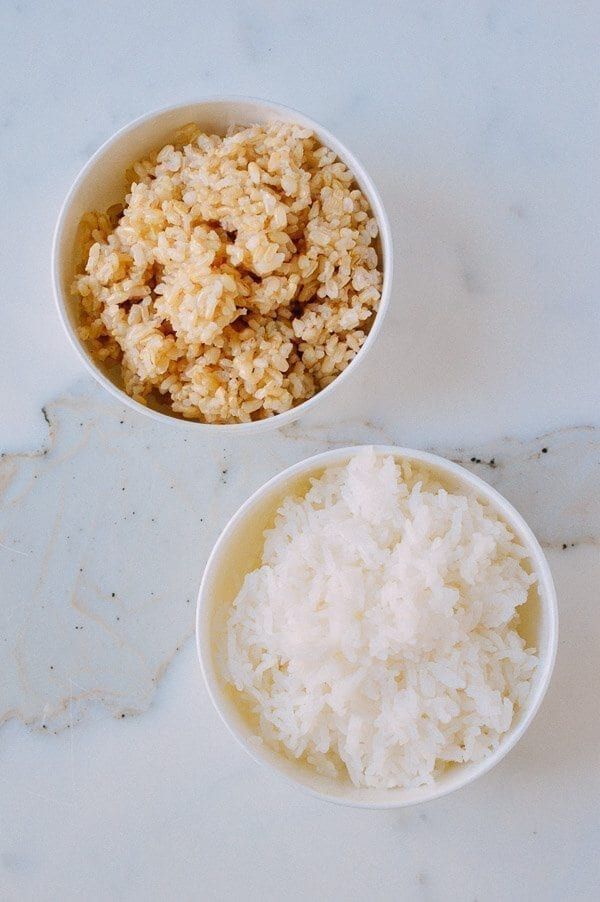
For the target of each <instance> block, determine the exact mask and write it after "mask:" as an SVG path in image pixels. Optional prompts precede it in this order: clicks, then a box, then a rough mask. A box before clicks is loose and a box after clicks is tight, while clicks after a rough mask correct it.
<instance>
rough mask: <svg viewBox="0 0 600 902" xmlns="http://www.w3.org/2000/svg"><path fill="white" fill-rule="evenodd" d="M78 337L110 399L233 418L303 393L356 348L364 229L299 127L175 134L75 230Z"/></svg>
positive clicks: (365, 325)
mask: <svg viewBox="0 0 600 902" xmlns="http://www.w3.org/2000/svg"><path fill="white" fill-rule="evenodd" d="M82 232H83V233H84V234H85V238H84V252H85V259H86V264H85V272H82V273H81V274H80V275H78V276H77V278H76V279H75V283H74V291H75V293H76V295H77V296H78V298H79V299H80V311H81V319H80V328H79V334H80V336H81V337H82V338H83V339H84V340H85V341H86V343H87V345H88V347H89V348H90V349H91V351H92V353H93V354H94V356H95V357H96V358H97V359H98V360H99V361H102V362H105V363H107V364H109V365H110V364H111V363H120V365H121V370H122V376H123V383H124V386H125V390H126V391H127V392H128V394H129V395H131V396H132V397H133V398H135V399H136V400H137V401H140V402H141V403H143V404H145V403H148V401H149V399H151V398H154V399H156V398H157V397H159V396H164V397H163V403H165V402H166V403H167V404H169V406H170V407H171V409H172V410H173V411H174V412H176V413H178V414H181V415H182V416H184V417H186V418H189V419H198V420H201V421H204V422H208V423H236V422H248V421H250V420H255V419H262V418H264V417H268V416H272V415H274V414H277V413H282V412H283V411H285V410H289V409H290V408H291V407H293V406H295V405H296V404H299V403H301V402H302V401H304V400H306V399H307V398H310V397H312V395H314V394H315V393H316V392H318V391H320V390H321V389H322V388H324V387H325V386H326V385H328V384H329V383H330V382H331V381H332V380H333V379H335V377H336V376H337V375H338V374H339V373H341V372H342V370H344V369H345V367H346V366H348V364H349V363H350V361H351V360H352V359H353V357H354V356H355V355H356V354H357V352H358V351H359V350H360V348H361V346H362V344H363V342H364V340H365V338H366V335H367V333H368V330H369V327H370V324H371V322H372V320H373V317H374V315H375V313H376V311H377V307H378V303H379V300H380V293H381V285H382V274H381V271H380V268H379V261H378V256H377V251H376V249H375V247H374V242H375V239H376V238H377V223H376V221H375V219H374V218H373V215H372V213H371V211H370V209H369V205H368V203H367V201H366V199H365V197H364V195H363V194H362V192H361V191H360V190H359V189H358V188H357V187H356V185H355V183H354V181H353V176H352V173H351V172H350V171H349V170H348V168H347V167H346V166H345V165H344V163H342V162H340V160H338V159H337V157H336V155H335V153H334V152H333V151H332V150H330V149H329V148H327V147H324V146H322V145H321V144H320V143H319V142H318V140H317V139H316V137H315V135H314V134H312V132H310V131H309V130H307V129H305V128H302V127H301V126H299V125H294V124H289V123H284V122H273V123H271V124H270V125H267V126H264V127H263V126H259V125H255V126H251V127H249V128H241V129H236V130H232V131H231V132H230V133H228V135H227V136H226V137H224V138H222V137H219V136H216V135H205V134H201V133H198V129H194V128H193V127H189V128H187V129H186V133H185V135H184V137H183V138H182V137H181V136H179V141H178V142H175V143H174V144H170V145H167V146H166V147H163V148H162V150H160V151H159V153H158V154H157V155H156V157H155V158H153V159H150V160H144V161H142V162H139V163H136V164H135V165H134V167H133V171H132V184H131V190H130V192H129V194H128V195H127V196H126V198H125V203H124V207H123V209H122V210H121V209H120V208H112V209H111V210H109V211H108V212H107V213H106V214H98V213H90V214H88V215H87V216H86V217H85V218H84V220H83V222H82Z"/></svg>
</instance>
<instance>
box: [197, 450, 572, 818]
mask: <svg viewBox="0 0 600 902" xmlns="http://www.w3.org/2000/svg"><path fill="white" fill-rule="evenodd" d="M380 450H381V452H382V453H393V454H394V456H395V457H396V459H400V458H404V459H406V458H407V457H409V458H411V459H413V460H421V461H424V462H426V465H427V466H428V468H429V469H430V470H433V471H434V472H437V475H438V476H439V478H440V481H441V482H442V483H443V484H444V485H445V486H446V487H448V488H449V489H452V488H454V489H458V488H460V489H462V490H463V491H465V490H466V491H471V492H473V490H474V491H475V493H476V494H477V496H478V497H479V498H480V499H481V500H483V501H487V502H488V503H489V502H490V501H491V502H492V506H493V507H494V509H495V510H497V511H498V513H499V514H500V515H501V516H502V517H503V519H504V520H505V521H506V522H507V523H508V524H509V525H510V526H511V528H512V529H513V531H514V532H515V534H516V535H517V536H518V537H519V539H520V540H521V542H522V543H523V544H524V545H525V547H527V548H528V549H530V552H531V563H532V566H533V568H534V569H535V570H536V572H537V573H538V578H539V582H538V586H537V587H536V588H534V589H533V590H532V591H530V595H529V598H528V600H527V602H526V603H525V605H523V606H522V607H521V608H520V609H519V613H520V619H521V624H520V626H519V632H520V633H521V635H523V637H524V638H525V639H526V641H527V642H528V644H529V645H533V646H535V647H536V648H537V649H538V655H539V658H540V665H539V666H538V667H537V669H536V672H535V675H534V678H533V681H532V688H531V692H530V695H529V699H528V702H527V705H526V706H525V707H524V708H523V709H521V710H520V711H519V712H518V713H517V715H516V717H515V720H514V722H513V724H512V726H511V729H510V731H509V732H508V733H507V734H505V736H504V738H503V740H502V743H501V745H500V747H499V749H498V750H497V751H496V752H495V753H494V754H492V755H490V756H489V757H488V758H486V759H485V760H484V761H483V762H481V763H479V764H469V765H457V766H453V767H449V768H448V769H447V770H446V771H445V772H444V774H443V775H442V776H441V777H440V778H439V779H438V780H437V781H436V783H435V785H434V786H433V787H421V788H418V789H410V790H407V789H393V790H373V789H363V788H357V787H355V786H353V785H352V783H351V782H350V781H349V780H340V779H332V778H330V777H325V776H322V775H320V774H317V773H315V772H314V771H313V770H312V769H311V768H310V767H308V766H307V765H305V764H303V763H300V762H296V761H290V760H289V759H288V758H286V757H284V755H282V754H280V753H278V752H276V751H274V750H273V749H271V748H270V747H268V746H267V745H266V744H264V743H263V742H262V740H261V739H260V737H259V735H258V728H257V725H256V723H254V722H253V719H252V716H251V715H250V714H249V712H248V711H246V710H245V709H244V708H243V707H242V706H240V701H239V696H238V694H237V693H236V691H235V690H234V689H233V687H230V686H228V685H227V684H226V682H225V680H224V678H223V676H222V672H223V658H224V648H225V636H226V622H227V616H228V612H229V609H230V606H231V604H232V602H233V600H234V598H235V597H236V595H237V593H238V591H239V589H240V587H241V585H242V582H243V579H244V576H245V574H246V573H248V572H249V571H251V570H253V569H254V568H255V567H256V566H258V565H259V563H260V557H261V552H262V546H263V532H264V530H265V529H267V528H269V527H270V526H272V525H273V522H274V517H275V513H276V511H277V509H278V507H279V505H280V503H281V501H282V500H283V498H284V497H285V496H287V495H289V494H292V493H293V494H297V495H302V494H304V493H305V492H306V490H307V489H308V487H309V485H310V479H311V478H312V477H315V476H318V475H320V473H322V472H323V470H324V468H325V467H326V466H331V465H332V464H339V463H342V462H346V461H347V460H348V459H349V458H350V456H351V455H352V453H353V452H352V450H351V449H345V450H343V451H340V452H337V451H334V452H328V453H326V454H325V455H320V456H319V458H317V459H316V460H315V459H313V461H314V462H311V461H307V462H305V465H306V466H305V465H302V464H301V465H298V466H297V467H294V468H292V470H291V471H288V473H289V475H287V474H286V473H284V474H281V476H280V477H276V478H275V479H274V480H272V481H271V482H270V483H268V484H267V485H266V486H265V487H264V488H263V489H261V490H259V492H257V493H256V495H255V496H253V497H252V498H251V499H250V500H249V501H248V502H247V503H246V504H245V505H244V506H243V507H242V508H241V509H240V510H239V511H238V513H237V514H236V515H235V517H234V518H233V519H232V521H230V523H229V525H228V526H227V528H226V529H225V531H224V533H223V534H222V536H221V538H220V540H219V542H218V543H217V545H216V546H215V550H214V552H213V555H212V556H211V559H210V561H209V563H208V565H207V568H206V571H205V575H204V579H203V583H202V587H201V589H200V596H199V604H198V623H197V628H198V637H197V638H198V649H199V654H200V658H201V662H202V665H203V669H204V674H205V677H206V680H207V683H208V687H209V690H210V692H211V695H212V696H213V700H214V702H215V705H216V707H217V709H218V710H219V712H220V713H221V716H222V717H223V719H224V721H225V723H226V724H227V726H228V727H229V728H230V730H231V731H232V732H233V734H234V735H235V736H236V738H237V739H238V740H240V741H241V742H242V743H243V744H244V745H245V747H246V748H247V750H248V751H249V752H250V754H251V755H252V756H253V757H254V758H255V759H256V760H258V761H261V762H263V763H266V764H268V765H270V766H271V767H273V768H274V769H275V770H277V771H278V772H279V773H280V774H282V775H284V776H285V777H287V778H288V779H291V780H292V781H293V782H295V783H298V784H300V785H301V786H302V787H304V788H306V789H308V790H309V791H311V792H314V793H317V794H318V795H320V796H323V797H325V798H327V799H330V800H332V801H338V802H344V803H347V804H352V805H364V806H367V807H400V806H403V805H409V804H412V803H414V802H419V801H425V800H427V799H429V798H434V797H437V796H439V795H444V794H446V793H447V792H450V791H452V790H453V789H457V788H458V787H459V786H462V785H464V784H465V783H468V782H470V780H472V779H474V778H475V777H476V776H477V775H478V774H480V773H483V772H485V771H486V770H488V769H489V768H490V767H491V766H492V765H493V764H494V763H495V762H496V761H497V760H499V759H500V758H501V757H503V755H504V754H505V753H506V751H508V749H509V748H510V747H511V746H512V745H513V744H514V742H516V740H517V739H518V738H519V736H520V735H521V733H522V732H523V731H524V729H525V727H526V726H527V723H528V722H529V720H530V719H531V717H532V716H533V714H534V713H535V710H536V709H537V705H538V704H539V701H541V697H542V696H543V693H544V691H545V687H546V685H547V681H548V678H549V675H550V671H551V668H552V662H553V649H554V644H555V626H556V624H555V620H554V616H553V597H554V594H553V593H554V590H553V586H552V582H551V578H550V575H549V571H548V569H547V564H546V561H545V558H544V556H543V554H542V552H541V550H540V549H539V546H538V545H537V542H536V541H535V539H534V538H533V536H532V534H531V532H530V531H529V529H528V527H527V526H526V525H525V524H524V522H523V521H522V519H521V517H520V516H519V515H518V514H517V513H516V511H514V510H513V509H512V508H511V507H510V505H508V503H507V502H506V501H505V500H504V499H502V498H501V497H500V496H498V497H497V498H496V497H495V496H496V495H497V493H495V492H494V490H493V489H491V488H490V487H489V486H486V485H485V483H482V482H481V480H479V479H477V477H473V476H472V474H470V473H468V471H466V470H463V469H462V468H460V467H458V466H456V465H453V464H449V463H447V462H443V461H440V459H439V458H433V457H432V456H431V455H424V454H420V453H417V452H413V453H409V452H407V453H404V452H403V451H402V452H399V451H398V450H397V449H390V448H382V449H380ZM498 499H500V501H501V502H502V503H503V506H501V505H500V504H499V502H498ZM532 543H533V544H532Z"/></svg>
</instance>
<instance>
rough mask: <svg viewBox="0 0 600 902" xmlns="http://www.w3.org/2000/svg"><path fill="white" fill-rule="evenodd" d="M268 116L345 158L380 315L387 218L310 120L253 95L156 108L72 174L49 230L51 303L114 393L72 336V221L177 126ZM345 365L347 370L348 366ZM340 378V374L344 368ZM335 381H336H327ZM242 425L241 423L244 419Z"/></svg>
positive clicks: (208, 127)
mask: <svg viewBox="0 0 600 902" xmlns="http://www.w3.org/2000/svg"><path fill="white" fill-rule="evenodd" d="M274 119H278V120H283V121H286V122H298V123H300V124H302V125H305V126H307V127H308V128H311V129H312V130H313V131H314V132H315V134H316V135H317V136H318V138H319V139H320V140H321V141H322V143H323V144H326V145H327V146H329V147H331V148H332V149H333V150H335V152H336V153H337V155H338V156H339V157H340V159H342V160H343V161H344V162H345V163H346V165H347V166H348V168H349V169H350V170H351V172H352V173H353V174H354V177H355V180H356V182H357V184H358V185H359V187H360V188H361V190H362V191H363V193H364V194H365V196H366V197H367V198H368V200H369V203H370V206H371V209H372V211H373V214H374V215H375V217H376V219H377V221H378V223H379V226H380V237H379V238H378V253H379V255H380V259H381V261H382V267H383V273H384V286H383V290H382V301H381V306H380V311H379V313H378V314H377V316H376V319H377V318H379V314H380V313H382V312H383V307H384V304H385V301H386V298H387V297H388V296H389V283H390V279H391V266H390V265H389V264H390V263H391V259H390V258H391V243H390V238H389V226H388V225H387V218H386V216H385V213H384V211H383V207H382V205H381V201H380V199H379V197H378V195H377V194H376V192H375V191H374V189H373V186H372V183H371V182H370V179H369V177H368V176H367V174H366V173H365V171H364V170H363V168H362V166H361V165H360V164H359V163H358V162H357V161H356V160H355V159H354V158H353V157H352V155H351V154H350V153H349V152H348V151H347V150H346V148H345V147H343V145H341V144H340V143H339V142H338V141H337V139H335V138H334V137H333V135H330V134H329V132H327V131H326V130H325V129H323V128H322V127H321V126H319V125H318V124H317V123H315V122H312V121H311V120H310V119H308V118H307V117H305V116H303V115H302V114H300V113H298V112H296V111H295V110H290V109H287V108H286V107H282V106H278V105H276V104H269V103H266V102H263V101H258V100H250V99H243V98H240V99H224V100H209V101H204V102H200V103H190V104H186V105H183V106H179V107H175V108H171V109H167V110H163V111H162V112H158V113H154V114H150V115H148V116H145V117H143V118H142V119H139V120H137V121H136V122H134V123H133V124H132V125H130V126H127V127H126V128H124V129H123V130H122V131H120V132H118V133H117V134H116V135H115V136H114V137H113V138H112V139H111V140H110V141H108V142H107V143H106V144H104V145H103V146H102V147H101V148H100V149H99V150H98V151H97V153H96V154H95V155H94V156H93V157H92V158H91V160H90V161H89V163H88V164H87V165H86V166H85V167H84V169H83V170H82V172H81V173H80V175H79V177H78V178H77V180H76V182H75V184H74V186H73V188H72V190H71V192H70V194H69V196H68V197H67V200H66V202H65V207H64V209H63V212H62V214H61V219H60V221H59V225H58V228H57V234H56V244H55V249H54V254H55V258H54V269H55V282H56V292H57V296H58V300H59V305H60V307H61V309H62V311H63V313H64V316H65V318H66V325H67V328H68V331H69V334H70V337H71V339H72V341H74V343H75V344H76V346H77V347H78V348H79V350H80V352H81V353H82V355H83V356H84V358H86V360H87V362H88V364H90V365H91V366H92V368H93V369H94V370H96V371H98V372H100V373H101V374H102V375H103V376H104V377H105V378H106V379H108V380H110V383H112V385H114V386H116V387H117V388H118V389H119V390H121V391H123V383H122V379H121V373H120V367H119V366H118V365H117V366H114V365H113V366H104V365H102V364H101V363H99V362H98V361H96V360H95V359H93V358H92V357H91V355H90V354H89V352H88V350H87V347H86V345H85V343H84V342H83V341H81V339H80V338H79V336H78V334H77V326H78V321H79V313H78V302H77V299H76V298H75V297H73V295H72V293H71V285H72V283H73V279H74V277H75V274H76V272H77V271H78V270H79V269H80V267H81V265H82V263H83V262H84V260H83V255H82V252H81V248H80V247H79V241H78V232H79V225H80V222H81V219H82V217H83V216H84V215H85V214H86V213H87V212H89V211H90V210H100V211H105V210H107V209H108V208H109V207H110V206H112V205H113V204H116V203H120V202H122V201H123V199H124V197H125V194H126V193H127V191H128V189H129V185H128V183H127V181H126V179H125V173H126V171H127V169H128V168H129V167H130V166H131V164H132V163H133V162H135V161H136V160H140V159H144V158H145V157H147V156H148V155H150V154H151V153H152V152H154V151H157V150H159V149H160V148H161V147H163V146H164V145H165V144H168V143H169V142H170V141H172V140H173V135H174V134H175V132H176V131H177V130H178V129H180V128H182V127H183V126H184V125H187V124H189V123H190V122H194V123H197V124H198V125H199V126H200V127H201V128H202V130H203V131H205V132H209V133H212V134H219V135H224V134H225V133H226V131H227V129H228V128H229V127H230V126H231V125H235V124H238V125H239V124H241V125H251V124H255V123H260V124H264V123H267V122H270V121H273V120H274ZM371 331H372V333H373V331H374V330H373V329H372V330H371ZM362 350H364V347H363V349H361V352H359V354H357V357H356V358H355V359H357V358H358V357H360V356H361V353H362ZM351 365H352V364H351ZM351 365H350V366H351ZM347 369H350V367H348V368H347ZM341 375H342V376H343V375H344V373H342V374H341ZM339 378H340V377H338V379H339ZM337 381H338V380H337V379H336V380H335V382H337ZM332 384H333V383H332ZM324 391H327V389H324ZM315 397H318V396H315ZM312 400H313V399H309V400H308V401H305V402H304V403H303V404H299V405H298V407H296V408H294V409H293V410H292V411H288V412H286V413H285V414H279V415H278V416H277V417H272V418H269V419H267V420H264V421H260V424H267V425H269V426H270V425H272V423H273V422H275V423H277V424H278V425H279V424H280V423H282V422H283V421H282V419H281V418H282V417H284V418H285V419H286V420H289V419H293V418H295V411H297V410H299V409H300V408H301V407H304V406H305V405H307V404H310V401H312ZM132 403H133V404H134V405H135V406H136V407H141V409H144V408H143V407H142V406H141V405H138V404H137V403H136V402H132ZM151 405H152V407H153V408H154V409H156V410H157V411H159V412H160V413H162V414H166V415H168V416H169V417H171V418H174V419H177V420H179V421H183V418H182V417H180V416H179V415H178V414H175V413H173V411H172V410H171V409H170V407H168V406H167V405H164V404H162V405H161V404H160V402H157V403H154V401H152V402H151ZM196 425H198V424H196ZM247 425H248V426H249V425H250V424H247ZM253 425H255V426H256V425H259V424H253ZM237 428H239V426H238V427H237Z"/></svg>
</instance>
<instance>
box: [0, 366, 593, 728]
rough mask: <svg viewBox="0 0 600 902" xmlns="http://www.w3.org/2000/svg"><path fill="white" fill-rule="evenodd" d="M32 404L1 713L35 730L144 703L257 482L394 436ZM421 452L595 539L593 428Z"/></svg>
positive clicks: (8, 554)
mask: <svg viewBox="0 0 600 902" xmlns="http://www.w3.org/2000/svg"><path fill="white" fill-rule="evenodd" d="M43 412H44V416H45V417H46V420H47V422H48V439H47V442H46V444H45V445H44V447H43V448H41V449H40V450H39V451H37V452H34V453H26V454H6V455H4V456H3V457H2V460H1V461H0V491H1V508H0V543H1V544H0V579H1V584H2V586H3V594H4V598H5V603H4V605H2V607H1V608H0V634H1V636H2V640H3V641H2V645H1V646H0V668H1V670H2V673H3V674H4V679H3V681H2V684H1V685H0V719H1V720H8V719H10V718H19V719H20V720H22V721H24V722H25V723H27V724H29V725H31V726H33V727H34V728H38V729H42V730H43V729H50V730H56V729H60V728H62V727H65V726H69V727H71V726H73V724H74V723H76V722H77V721H78V720H79V719H80V718H81V717H82V715H83V714H84V713H85V712H86V710H87V709H88V708H90V707H91V706H92V705H97V704H100V705H102V706H103V707H104V708H105V709H107V710H108V712H110V713H111V714H114V715H115V716H121V717H123V716H128V715H132V714H137V713H140V712H142V711H145V710H146V709H147V707H148V705H149V703H150V701H151V699H152V695H153V692H154V689H155V687H156V684H157V682H158V681H159V680H160V678H161V676H162V674H163V673H164V671H165V669H166V668H167V667H168V665H169V663H170V661H171V660H172V658H173V656H174V655H175V654H176V652H177V651H178V650H179V648H180V647H181V645H182V643H183V642H184V641H185V640H186V639H187V638H188V637H189V636H190V635H191V633H192V629H193V612H194V606H195V600H196V594H197V590H198V585H199V582H200V578H201V575H202V570H203V566H204V562H205V560H206V558H207V556H208V553H209V552H210V549H211V547H212V544H213V542H214V540H215V539H216V537H217V535H218V532H219V531H220V529H221V528H222V527H223V525H224V523H225V522H226V520H227V519H228V517H229V516H230V515H231V514H232V513H233V511H234V510H235V509H236V508H237V506H238V505H239V504H240V503H241V502H242V501H243V500H244V498H245V497H247V495H248V494H249V493H250V492H251V491H252V490H253V489H254V488H257V487H258V486H259V485H260V484H261V483H262V482H264V481H265V480H266V479H267V478H269V477H270V476H272V475H274V474H275V473H276V472H278V471H279V470H281V469H283V468H284V467H285V466H288V465H289V464H291V463H293V462H295V461H297V460H300V459H302V458H304V457H306V456H309V455H311V454H315V453H317V452H319V451H322V450H325V449H327V448H330V447H340V446H343V445H346V444H348V445H356V444H362V443H382V444H385V443H390V444H400V436H399V435H398V434H397V433H396V432H395V430H394V429H393V428H382V427H378V426H377V424H375V423H372V422H370V421H368V420H365V421H360V422H352V421H348V422H341V423H336V424H335V426H330V427H321V428H319V427H314V428H312V429H311V428H308V429H307V428H306V427H300V426H297V425H294V426H291V427H288V428H285V429H284V430H282V432H281V433H280V434H279V441H278V442H273V440H272V438H269V437H266V438H263V439H259V440H255V441H253V442H252V443H251V444H249V443H246V442H242V441H239V440H232V439H228V440H227V441H221V440H219V438H218V436H216V437H211V438H210V439H206V438H204V437H202V438H200V437H198V436H197V435H196V434H194V433H193V432H190V431H183V430H181V429H178V428H172V427H171V428H169V427H165V426H164V425H163V424H157V423H154V422H153V421H150V420H147V419H145V418H143V417H141V416H139V415H136V414H132V413H130V412H128V411H126V410H125V409H123V408H121V407H120V406H119V405H118V404H115V403H114V402H113V401H112V400H111V399H109V398H107V397H105V395H104V394H103V393H102V391H101V390H100V389H98V388H96V387H95V386H93V385H92V384H91V383H90V382H89V381H87V380H85V381H82V382H81V383H80V384H79V389H78V391H76V392H74V393H73V394H71V395H69V397H67V398H58V399H57V400H55V401H54V402H52V403H50V404H48V405H47V406H46V407H45V408H44V411H43ZM431 450H434V451H436V452H438V453H441V454H443V455H444V456H447V457H450V458H452V459H453V460H456V461H458V462H459V463H462V464H464V465H465V466H467V467H468V468H469V469H472V470H474V471H475V472H478V473H480V475H482V476H483V478H484V479H486V480H488V481H489V482H491V483H492V484H493V485H495V486H496V487H497V488H498V489H499V490H500V491H501V492H502V493H503V494H505V495H506V496H507V497H508V498H509V499H510V500H511V501H513V502H514V503H515V504H516V506H517V507H518V508H519V509H520V510H521V512H522V513H523V514H524V516H525V517H526V519H527V520H528V521H529V522H530V523H531V525H532V527H533V528H534V530H535V531H536V532H537V534H538V536H539V538H540V539H541V541H542V542H544V543H546V544H547V545H552V546H555V547H560V548H563V547H564V549H565V550H568V549H569V548H570V547H572V546H573V545H575V544H579V543H589V542H596V541H597V540H598V537H599V536H600V430H598V429H593V428H585V427H582V428H572V429H565V430H559V431H556V432H552V433H548V434H547V435H544V436H540V437H538V438H536V439H534V440H531V441H518V440H516V439H505V440H502V441H499V442H496V443H493V444H491V443H486V444H484V445H480V446H477V447H473V448H462V449H456V448H433V449H431ZM575 464H576V465H575Z"/></svg>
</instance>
